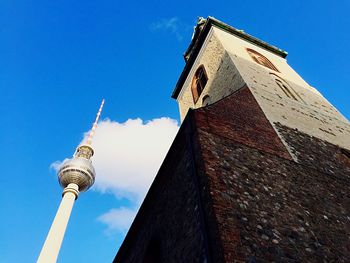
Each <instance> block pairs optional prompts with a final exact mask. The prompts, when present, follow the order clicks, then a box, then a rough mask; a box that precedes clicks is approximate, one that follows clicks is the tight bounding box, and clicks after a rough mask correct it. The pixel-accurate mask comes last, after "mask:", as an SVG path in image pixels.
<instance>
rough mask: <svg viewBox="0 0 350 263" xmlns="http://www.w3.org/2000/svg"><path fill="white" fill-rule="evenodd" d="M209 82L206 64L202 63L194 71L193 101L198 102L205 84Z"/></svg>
mask: <svg viewBox="0 0 350 263" xmlns="http://www.w3.org/2000/svg"><path fill="white" fill-rule="evenodd" d="M207 82H208V77H207V73H206V72H205V69H204V66H203V65H201V66H199V68H198V69H197V70H196V73H194V76H193V79H192V84H191V90H192V96H193V102H194V103H196V102H197V101H198V98H199V96H200V95H201V93H202V91H203V89H204V87H205V85H206V84H207Z"/></svg>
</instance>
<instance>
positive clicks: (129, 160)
mask: <svg viewBox="0 0 350 263" xmlns="http://www.w3.org/2000/svg"><path fill="white" fill-rule="evenodd" d="M178 128H179V127H178V123H177V121H176V120H173V119H170V118H165V117H163V118H158V119H153V120H151V121H147V122H144V121H142V120H141V119H139V118H138V119H129V120H127V121H126V122H124V123H119V122H115V121H112V120H109V119H106V120H104V121H101V122H100V123H99V125H98V128H97V129H96V134H95V137H94V140H93V147H94V150H95V155H94V156H93V157H92V161H93V164H94V167H95V170H96V181H95V184H94V186H93V188H92V189H94V190H95V191H99V192H102V193H111V194H114V196H115V197H116V198H117V199H120V198H124V199H127V200H128V201H129V203H130V206H129V207H119V208H113V209H111V210H109V211H108V212H106V213H104V214H103V215H101V216H99V218H98V221H99V222H102V223H104V224H106V225H107V232H111V231H117V232H121V233H125V232H126V230H127V229H128V228H129V226H130V224H131V222H132V220H133V218H134V216H135V214H136V211H137V210H138V208H139V205H140V204H141V202H142V200H143V198H144V196H145V194H146V191H147V190H148V188H149V186H150V185H151V183H152V181H153V179H154V176H155V175H156V173H157V171H158V169H159V167H160V165H161V163H162V161H163V159H164V157H165V155H166V153H167V151H168V149H169V147H170V144H171V142H172V141H173V139H174V137H175V135H176V133H177V131H178ZM86 134H87V133H86ZM59 165H60V162H54V163H53V164H52V165H51V167H53V168H55V169H56V170H57V169H58V168H59Z"/></svg>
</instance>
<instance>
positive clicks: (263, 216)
mask: <svg viewBox="0 0 350 263" xmlns="http://www.w3.org/2000/svg"><path fill="white" fill-rule="evenodd" d="M274 126H275V128H276V129H277V130H278V132H279V134H280V136H282V138H283V140H284V142H285V143H286V144H287V145H288V148H289V149H290V151H291V152H292V153H293V155H294V156H296V158H295V159H294V160H293V159H292V158H291V157H290V155H289V152H288V151H287V150H286V147H285V145H284V144H282V142H281V140H280V138H279V136H278V135H277V133H276V131H275V130H274V128H273V127H272V125H271V124H270V122H269V121H268V120H267V119H266V117H265V115H264V113H263V112H262V111H261V109H260V107H259V106H258V104H257V102H256V101H255V99H254V97H253V96H252V94H251V93H250V91H249V89H246V88H245V89H241V90H239V91H237V92H236V93H234V94H232V95H230V96H229V97H226V98H224V99H222V100H221V101H219V102H217V103H214V104H212V105H210V106H208V107H206V108H200V109H197V110H193V111H190V112H189V114H188V116H187V117H186V119H185V121H184V122H183V124H182V127H181V129H180V131H179V134H178V135H177V138H176V139H175V141H174V143H173V145H172V147H171V149H170V151H169V153H168V155H167V157H166V159H165V161H164V163H163V165H162V167H161V169H160V171H159V173H158V175H157V176H156V179H155V181H154V183H153V185H152V187H151V189H150V191H149V193H148V194H147V197H146V198H145V201H144V203H143V205H142V207H141V209H140V211H139V212H138V215H137V217H136V219H135V221H134V223H133V225H132V227H131V229H130V231H129V233H128V235H127V237H126V239H125V241H124V243H123V245H122V247H121V249H120V251H119V252H118V255H117V257H116V259H115V262H143V257H144V254H145V251H146V249H147V247H148V246H149V244H150V243H152V242H153V240H154V239H155V238H156V239H157V240H159V244H160V245H159V248H160V251H161V260H159V261H161V262H272V261H274V262H349V261H350V239H349V237H350V194H349V192H348V190H349V187H350V158H349V153H348V152H344V150H343V149H340V148H339V147H337V146H335V145H332V144H330V143H328V142H326V141H322V140H320V139H317V138H315V137H312V136H309V135H307V134H304V133H302V132H300V131H298V130H296V129H291V128H288V127H286V126H283V125H281V124H279V123H275V124H274ZM295 160H296V161H295Z"/></svg>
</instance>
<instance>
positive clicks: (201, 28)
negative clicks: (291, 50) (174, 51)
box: [171, 16, 288, 99]
mask: <svg viewBox="0 0 350 263" xmlns="http://www.w3.org/2000/svg"><path fill="white" fill-rule="evenodd" d="M212 26H215V27H218V28H220V29H222V30H224V31H226V32H228V33H230V34H232V35H235V36H238V37H240V38H242V39H244V40H246V41H248V42H250V43H253V44H255V45H257V46H259V47H262V48H264V49H266V50H268V51H270V52H272V53H274V54H276V55H278V56H280V57H282V58H285V57H286V56H287V54H288V53H287V52H286V51H284V50H282V49H279V48H277V47H275V46H272V45H270V44H268V43H266V42H264V41H262V40H260V39H258V38H256V37H253V36H251V35H249V34H247V33H245V32H244V31H242V30H238V29H236V28H234V27H232V26H230V25H228V24H225V23H224V22H221V21H219V20H217V19H216V18H214V17H210V16H209V17H208V18H207V19H203V18H199V19H198V23H197V25H196V28H195V32H194V35H193V38H192V41H191V43H190V45H189V47H188V49H187V50H186V52H185V54H184V58H185V60H186V65H185V68H184V69H183V71H182V73H181V76H180V78H179V80H178V82H177V83H176V86H175V89H174V91H173V93H172V95H171V97H172V98H174V99H176V98H177V96H178V95H179V93H180V91H181V88H182V86H183V84H184V83H185V80H186V78H187V75H188V74H189V72H190V70H191V68H192V66H193V64H194V61H195V60H196V57H197V55H198V53H199V51H200V49H201V47H202V45H203V43H204V40H205V39H206V37H207V35H208V33H209V31H210V29H211V27H212Z"/></svg>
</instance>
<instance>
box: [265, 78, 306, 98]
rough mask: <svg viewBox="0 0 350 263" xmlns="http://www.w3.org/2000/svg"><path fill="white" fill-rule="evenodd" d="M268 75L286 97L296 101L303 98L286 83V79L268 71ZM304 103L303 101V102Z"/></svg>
mask: <svg viewBox="0 0 350 263" xmlns="http://www.w3.org/2000/svg"><path fill="white" fill-rule="evenodd" d="M270 75H271V76H272V77H273V78H274V79H275V82H276V84H277V85H278V87H279V88H280V89H281V90H282V91H283V93H284V94H285V95H286V96H287V97H288V98H291V99H293V100H296V101H302V102H304V100H303V99H302V98H301V97H300V95H299V94H298V93H297V92H296V91H295V90H294V89H293V88H292V87H291V86H290V85H289V84H288V82H287V81H285V80H284V79H282V78H281V77H280V76H278V75H276V74H273V73H270ZM304 103H305V102H304Z"/></svg>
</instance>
